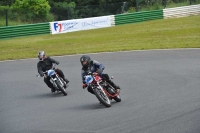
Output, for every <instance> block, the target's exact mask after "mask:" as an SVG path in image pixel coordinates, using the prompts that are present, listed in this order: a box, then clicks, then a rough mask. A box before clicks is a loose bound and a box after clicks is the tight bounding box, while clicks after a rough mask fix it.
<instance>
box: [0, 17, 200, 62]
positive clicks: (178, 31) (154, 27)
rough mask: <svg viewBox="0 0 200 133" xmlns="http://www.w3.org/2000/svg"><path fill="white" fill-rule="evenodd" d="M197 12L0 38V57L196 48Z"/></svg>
mask: <svg viewBox="0 0 200 133" xmlns="http://www.w3.org/2000/svg"><path fill="white" fill-rule="evenodd" d="M199 22H200V16H190V17H183V18H172V19H162V20H154V21H147V22H141V23H134V24H126V25H120V26H115V27H110V28H102V29H95V30H87V31H78V32H71V33H66V34H57V35H40V36H28V37H21V38H13V39H7V40H0V53H1V54H0V60H1V61H2V60H16V59H25V58H36V57H37V53H38V51H40V50H44V51H45V52H46V53H47V54H48V55H49V56H57V55H72V54H83V53H97V52H113V51H128V50H144V49H145V50H146V49H174V48H200V24H199Z"/></svg>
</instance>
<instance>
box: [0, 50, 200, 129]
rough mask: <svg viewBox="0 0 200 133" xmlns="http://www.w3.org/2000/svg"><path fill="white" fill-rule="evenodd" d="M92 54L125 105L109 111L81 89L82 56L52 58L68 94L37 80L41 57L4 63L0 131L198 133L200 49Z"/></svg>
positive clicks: (1, 75)
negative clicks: (119, 91)
mask: <svg viewBox="0 0 200 133" xmlns="http://www.w3.org/2000/svg"><path fill="white" fill-rule="evenodd" d="M47 54H48V53H47ZM89 55H90V56H91V58H92V59H95V60H97V61H99V62H101V63H102V64H103V65H104V66H105V71H104V73H108V74H109V75H110V76H112V75H113V76H114V79H113V81H114V82H115V83H116V84H118V85H120V87H121V98H122V102H119V103H116V102H115V101H112V106H111V107H110V108H106V107H105V106H103V105H102V104H99V102H98V100H97V98H96V97H95V96H94V95H92V94H90V93H89V92H87V90H83V89H82V82H81V74H80V72H81V64H80V61H79V58H80V57H81V55H74V56H62V57H53V58H55V59H56V60H58V61H59V62H60V65H59V66H58V67H59V68H60V69H62V70H63V72H64V73H65V75H66V77H67V78H68V79H69V80H70V85H69V87H68V88H67V92H68V95H67V96H63V95H62V94H61V93H54V94H52V93H51V92H50V89H49V88H48V87H47V86H46V85H45V84H44V82H43V79H42V78H37V77H36V74H37V62H38V59H27V60H16V61H2V62H0V70H1V72H0V77H1V78H0V79H1V80H0V133H200V49H176V50H150V51H129V52H114V53H100V54H89Z"/></svg>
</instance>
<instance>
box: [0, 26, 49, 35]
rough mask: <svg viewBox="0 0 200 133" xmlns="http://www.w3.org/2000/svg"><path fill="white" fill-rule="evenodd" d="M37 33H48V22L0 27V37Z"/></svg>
mask: <svg viewBox="0 0 200 133" xmlns="http://www.w3.org/2000/svg"><path fill="white" fill-rule="evenodd" d="M39 34H50V28H49V22H47V23H38V24H27V25H19V26H7V27H0V39H6V38H12V37H20V36H30V35H39Z"/></svg>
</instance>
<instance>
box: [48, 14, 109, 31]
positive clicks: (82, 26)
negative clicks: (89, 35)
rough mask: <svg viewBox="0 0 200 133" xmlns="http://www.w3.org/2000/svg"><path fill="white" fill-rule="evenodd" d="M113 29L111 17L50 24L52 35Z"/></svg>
mask: <svg viewBox="0 0 200 133" xmlns="http://www.w3.org/2000/svg"><path fill="white" fill-rule="evenodd" d="M104 27H111V19H110V16H102V17H93V18H85V19H73V20H65V21H57V22H50V28H51V34H60V33H66V32H74V31H80V30H89V29H97V28H104Z"/></svg>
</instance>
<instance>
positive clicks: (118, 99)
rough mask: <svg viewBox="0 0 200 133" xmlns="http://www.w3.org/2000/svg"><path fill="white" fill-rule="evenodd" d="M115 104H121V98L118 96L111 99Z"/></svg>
mask: <svg viewBox="0 0 200 133" xmlns="http://www.w3.org/2000/svg"><path fill="white" fill-rule="evenodd" d="M113 99H114V100H115V101H116V102H121V97H120V95H119V94H118V95H117V96H116V97H114V98H113Z"/></svg>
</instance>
